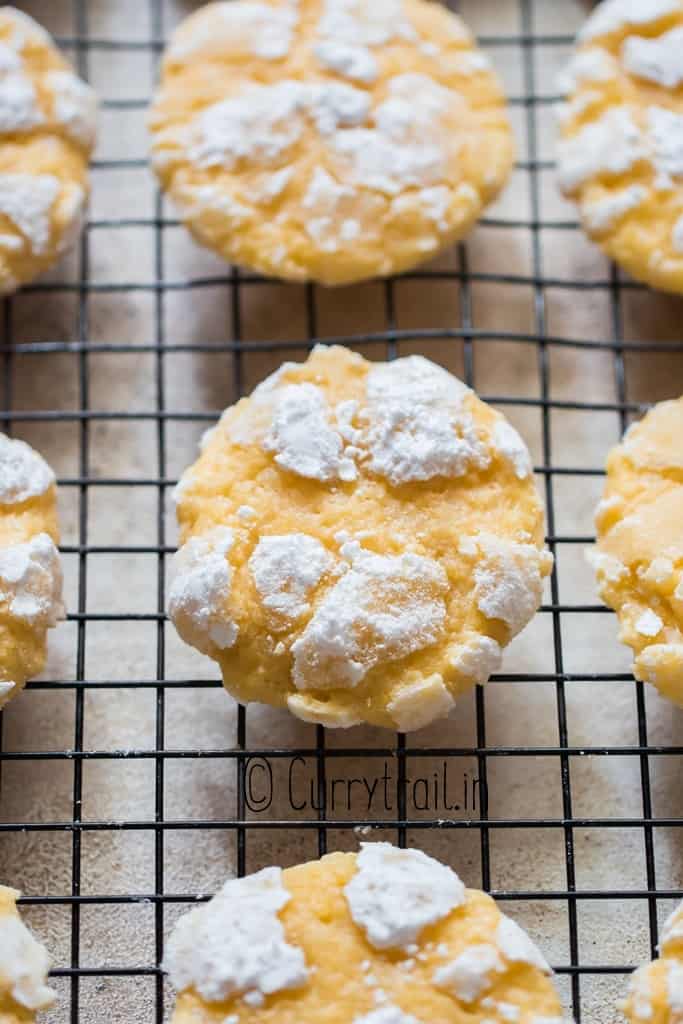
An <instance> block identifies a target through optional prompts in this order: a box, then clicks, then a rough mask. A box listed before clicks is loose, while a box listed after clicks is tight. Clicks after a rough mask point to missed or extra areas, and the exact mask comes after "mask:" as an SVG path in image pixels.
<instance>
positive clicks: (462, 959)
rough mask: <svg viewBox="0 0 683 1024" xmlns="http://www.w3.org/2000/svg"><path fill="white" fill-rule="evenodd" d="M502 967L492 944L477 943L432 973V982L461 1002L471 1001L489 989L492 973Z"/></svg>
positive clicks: (502, 968) (498, 955)
mask: <svg viewBox="0 0 683 1024" xmlns="http://www.w3.org/2000/svg"><path fill="white" fill-rule="evenodd" d="M504 970H505V965H504V964H503V961H502V960H501V958H500V954H499V952H498V950H497V949H496V947H495V946H492V945H491V944H490V943H481V944H479V945H476V946H469V947H468V948H467V949H465V950H464V952H462V953H461V954H460V955H459V956H457V957H456V958H455V959H454V960H451V961H450V963H448V964H445V965H444V966H443V967H439V968H438V970H436V971H435V972H434V984H435V985H436V986H437V987H439V988H444V989H446V990H447V991H449V992H452V993H453V995H455V996H457V998H458V999H461V1000H462V1001H463V1002H465V1003H473V1002H475V1000H477V999H479V998H480V996H481V995H482V994H483V993H484V992H486V990H487V989H489V988H490V987H491V985H492V983H493V978H492V975H493V974H494V973H495V972H496V971H498V972H502V971H504Z"/></svg>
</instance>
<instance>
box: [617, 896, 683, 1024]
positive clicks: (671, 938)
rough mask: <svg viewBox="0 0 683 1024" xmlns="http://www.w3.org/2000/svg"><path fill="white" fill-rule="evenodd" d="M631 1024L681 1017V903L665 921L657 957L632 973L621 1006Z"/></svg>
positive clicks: (659, 1023)
mask: <svg viewBox="0 0 683 1024" xmlns="http://www.w3.org/2000/svg"><path fill="white" fill-rule="evenodd" d="M623 1011H624V1015H625V1016H626V1018H627V1020H628V1021H630V1022H631V1024H677V1022H678V1021H680V1020H682V1019H683V903H682V904H681V905H680V907H678V909H677V910H675V911H674V913H673V914H672V915H671V917H670V918H669V919H668V920H667V921H666V923H665V924H664V928H663V930H662V938H661V943H660V957H659V959H658V960H654V961H653V962H652V963H650V964H646V965H645V966H644V967H641V968H640V969H639V970H637V971H636V972H635V974H634V975H633V977H632V978H631V982H630V985H629V991H628V997H627V999H626V1001H625V1003H624V1006H623Z"/></svg>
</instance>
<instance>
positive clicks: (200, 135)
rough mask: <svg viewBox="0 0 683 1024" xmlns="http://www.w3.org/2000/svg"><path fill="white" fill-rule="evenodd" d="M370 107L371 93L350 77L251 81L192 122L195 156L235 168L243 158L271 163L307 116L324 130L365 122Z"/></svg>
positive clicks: (205, 162) (294, 139)
mask: <svg viewBox="0 0 683 1024" xmlns="http://www.w3.org/2000/svg"><path fill="white" fill-rule="evenodd" d="M369 111H370V98H369V97H368V96H367V95H366V93H364V92H362V91H361V90H359V89H355V88H354V87H353V86H351V85H347V84H346V83H344V82H318V83H313V84H304V83H302V82H298V81H294V80H291V79H285V80H284V81H282V82H278V83H276V84H274V85H251V86H249V87H248V88H246V89H245V90H244V91H243V92H242V93H240V94H239V95H238V96H234V97H231V98H230V99H227V100H222V101H221V102H220V103H215V104H213V105H212V106H210V107H207V108H206V110H204V111H202V113H201V114H199V115H198V117H197V118H196V119H195V120H194V121H193V122H192V124H191V126H190V136H191V138H190V146H189V154H190V159H191V160H192V162H193V163H195V164H196V165H197V166H199V167H226V168H228V169H230V168H233V167H234V166H235V164H236V163H237V162H238V161H239V160H255V161H257V162H260V163H263V164H268V163H272V162H273V161H274V160H275V159H277V157H279V156H280V155H281V154H282V153H284V152H285V151H286V150H287V149H289V147H290V146H292V145H293V144H294V143H295V142H297V141H298V139H299V138H300V137H301V135H302V132H303V130H304V124H305V117H309V118H310V119H311V120H312V121H313V122H314V124H315V126H316V127H317V129H318V131H319V132H320V133H321V134H323V135H329V134H332V133H334V132H336V131H337V129H338V128H340V127H344V126H350V125H359V124H362V123H363V122H364V121H365V119H366V118H367V116H368V113H369Z"/></svg>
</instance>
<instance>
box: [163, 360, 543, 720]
mask: <svg viewBox="0 0 683 1024" xmlns="http://www.w3.org/2000/svg"><path fill="white" fill-rule="evenodd" d="M177 512H178V518H179V522H180V527H181V547H180V550H179V552H178V554H177V555H176V556H175V567H174V579H173V583H172V586H171V590H170V599H169V612H170V616H171V618H172V619H173V621H174V623H175V625H176V628H177V629H178V632H179V633H180V635H181V636H182V637H183V639H184V640H186V641H187V642H188V643H190V644H192V645H193V646H194V647H196V648H197V649H198V650H200V651H202V652H204V653H205V654H208V655H210V656H211V657H213V658H215V659H216V660H217V661H218V662H219V664H220V666H221V669H222V673H223V678H224V681H225V685H226V687H227V689H228V690H229V691H230V692H231V693H232V694H234V696H235V697H236V698H237V699H238V700H240V701H243V702H248V701H252V700H256V701H262V702H265V703H269V704H275V705H285V704H286V705H287V706H288V707H289V709H290V710H291V711H292V712H293V713H294V714H295V715H297V716H298V717H300V718H302V719H304V720H305V721H310V722H318V723H322V724H324V725H329V726H341V727H344V726H350V725H355V724H358V723H361V722H371V723H374V724H376V725H381V726H385V727H388V728H399V729H401V730H412V729H418V728H420V727H421V726H424V725H426V724H428V723H429V722H431V721H433V720H434V719H437V718H440V717H442V716H444V715H446V714H447V713H448V712H449V711H450V710H451V709H452V707H453V705H454V702H455V698H456V697H457V695H458V694H459V693H460V692H462V691H464V690H467V689H469V688H471V687H472V686H474V685H475V684H476V683H484V682H486V680H487V679H488V677H489V675H490V674H491V673H492V672H494V671H495V670H496V669H497V668H498V666H499V665H500V661H501V652H502V648H503V647H504V646H505V645H506V644H507V643H508V642H509V640H510V639H511V638H512V637H513V636H514V635H515V634H517V633H518V632H519V631H520V630H521V629H522V628H523V627H524V626H525V625H526V624H527V622H528V621H529V619H530V618H531V617H532V616H533V615H534V613H535V612H536V610H537V608H538V606H539V604H540V601H541V591H542V582H543V577H544V576H546V575H547V574H548V573H549V571H550V568H551V564H552V559H551V557H550V555H549V554H548V553H547V552H545V551H544V550H543V513H542V508H541V504H540V501H539V498H538V495H537V492H536V488H535V486H534V482H533V475H532V467H531V460H530V457H529V453H528V451H527V449H526V447H525V445H524V443H523V441H522V440H521V438H520V436H519V434H518V433H517V432H516V431H515V430H514V429H513V428H512V426H511V425H510V424H509V423H508V422H507V420H505V419H504V418H503V417H502V416H501V415H500V414H499V413H497V412H494V410H493V409H491V408H489V407H488V406H486V405H485V404H484V403H483V402H481V401H480V400H479V399H478V398H477V397H476V395H474V393H473V392H472V391H471V390H470V389H469V388H467V387H466V386H465V385H464V384H463V383H462V382H461V381H459V380H458V379H457V378H455V377H453V376H452V375H451V374H449V373H447V372H446V371H445V370H443V369H442V368H441V367H439V366H436V365H435V364H434V363H431V362H429V361H428V360H426V359H424V358H422V357H420V356H410V357H407V358H404V359H398V360H396V361H395V362H393V363H368V362H367V361H366V360H365V359H363V358H362V357H361V356H359V355H356V354H354V353H352V352H350V351H348V350H347V349H344V348H340V347H333V348H325V347H322V346H319V347H317V348H316V349H315V350H314V352H313V353H312V355H311V356H310V358H309V359H308V361H307V362H306V363H303V364H295V363H286V364H285V365H284V366H282V367H281V369H280V370H278V371H277V372H276V373H275V374H273V375H272V376H271V377H269V378H268V379H267V380H266V381H264V382H263V383H262V384H260V385H259V386H258V387H257V388H256V390H255V391H254V393H253V394H252V396H251V397H250V398H247V399H243V400H242V401H241V402H239V403H238V404H237V405H236V406H233V407H232V408H230V409H228V410H226V412H225V413H224V415H223V417H222V419H221V421H220V423H219V424H218V426H217V427H216V428H215V429H213V430H212V431H210V432H209V433H208V434H207V436H206V437H205V439H204V443H203V451H202V453H201V455H200V458H199V460H198V461H197V463H195V465H194V466H192V467H191V468H190V469H189V470H188V471H187V472H186V473H185V474H184V476H183V477H182V479H181V481H180V484H179V486H178V490H177Z"/></svg>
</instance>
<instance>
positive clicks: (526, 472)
mask: <svg viewBox="0 0 683 1024" xmlns="http://www.w3.org/2000/svg"><path fill="white" fill-rule="evenodd" d="M493 442H494V444H495V446H496V448H497V449H498V452H499V453H500V455H502V456H503V458H504V459H507V461H508V462H509V463H510V464H511V465H512V467H513V469H514V471H515V475H516V476H517V478H518V479H519V480H525V479H526V478H527V477H528V476H530V475H531V472H532V465H531V456H530V454H529V449H528V448H527V446H526V445H525V443H524V441H523V440H522V438H521V437H520V435H519V434H518V432H517V431H516V430H515V428H514V427H513V426H512V424H510V423H508V421H507V420H505V419H502V418H501V419H499V420H497V421H496V425H495V427H494V428H493Z"/></svg>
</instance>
